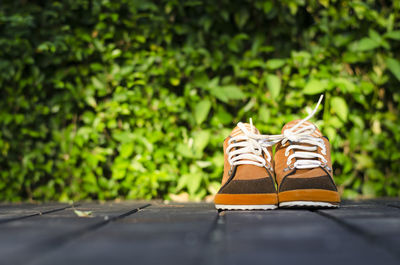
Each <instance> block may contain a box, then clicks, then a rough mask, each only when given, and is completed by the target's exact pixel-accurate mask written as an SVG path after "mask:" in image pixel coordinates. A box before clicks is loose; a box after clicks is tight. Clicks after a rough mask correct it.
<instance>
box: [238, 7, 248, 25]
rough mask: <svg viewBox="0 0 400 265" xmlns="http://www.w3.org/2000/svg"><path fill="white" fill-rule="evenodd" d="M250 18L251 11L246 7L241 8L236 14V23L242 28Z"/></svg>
mask: <svg viewBox="0 0 400 265" xmlns="http://www.w3.org/2000/svg"><path fill="white" fill-rule="evenodd" d="M248 19H249V12H247V10H246V9H241V10H240V11H239V12H237V13H236V14H235V22H236V25H237V26H238V27H239V28H240V29H241V28H243V26H244V25H245V24H246V22H247V20H248Z"/></svg>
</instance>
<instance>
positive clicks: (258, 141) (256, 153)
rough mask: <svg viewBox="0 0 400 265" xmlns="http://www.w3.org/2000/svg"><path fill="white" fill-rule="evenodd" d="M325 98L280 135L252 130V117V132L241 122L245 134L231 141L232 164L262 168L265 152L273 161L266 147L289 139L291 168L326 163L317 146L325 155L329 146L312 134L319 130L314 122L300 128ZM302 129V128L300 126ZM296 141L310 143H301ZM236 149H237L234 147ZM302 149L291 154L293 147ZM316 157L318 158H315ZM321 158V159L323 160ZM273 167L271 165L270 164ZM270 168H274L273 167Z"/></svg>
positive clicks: (288, 160)
mask: <svg viewBox="0 0 400 265" xmlns="http://www.w3.org/2000/svg"><path fill="white" fill-rule="evenodd" d="M322 99H323V95H321V96H320V98H319V100H318V103H317V105H316V106H315V108H314V110H313V111H312V112H311V113H310V114H309V115H308V116H307V117H306V118H304V119H303V120H301V121H300V122H298V123H297V124H296V125H295V126H293V127H292V128H290V129H286V130H285V131H284V132H283V134H278V135H260V134H255V133H253V123H252V120H251V119H250V126H251V132H249V131H248V130H247V129H246V127H245V126H244V124H243V123H241V122H239V123H238V127H239V128H240V129H241V130H242V132H243V133H244V135H240V136H235V137H233V138H231V139H230V140H229V141H228V148H227V149H226V152H227V153H228V161H229V163H230V164H231V166H235V165H243V164H250V165H256V166H260V167H264V166H267V163H266V161H265V159H264V158H263V157H262V152H264V154H265V155H266V156H267V161H268V163H270V162H271V155H270V154H269V152H268V150H267V148H268V147H269V146H272V145H274V144H276V143H278V142H281V144H282V145H283V146H285V144H286V143H287V142H290V145H289V146H288V147H287V148H286V151H285V156H286V157H287V161H286V164H287V165H288V166H289V169H293V168H298V169H304V168H315V167H319V166H324V165H325V164H326V163H327V162H328V161H327V160H326V159H325V157H324V156H322V155H320V154H318V153H316V152H315V151H317V150H318V147H319V148H321V153H322V154H323V155H326V146H325V143H324V140H322V139H321V138H318V137H314V136H312V134H313V133H314V132H315V130H316V129H317V128H316V126H315V125H313V124H310V125H308V126H304V127H302V128H299V127H300V126H301V125H302V124H303V123H305V122H306V121H308V120H309V119H311V118H312V117H313V116H314V114H315V113H316V112H317V110H318V107H319V105H320V104H321V101H322ZM298 128H299V129H298ZM293 143H300V144H308V145H309V146H305V145H298V144H293ZM233 149H235V150H233ZM292 149H296V150H300V151H297V152H294V153H293V154H291V155H289V152H290V150H292ZM294 158H300V159H296V162H295V163H294V164H293V165H292V159H294ZM316 158H317V159H316ZM321 161H322V162H321ZM268 167H269V168H270V165H268ZM270 169H271V168H270Z"/></svg>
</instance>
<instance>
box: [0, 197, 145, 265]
mask: <svg viewBox="0 0 400 265" xmlns="http://www.w3.org/2000/svg"><path fill="white" fill-rule="evenodd" d="M144 205H145V204H144V203H134V202H124V203H106V204H96V203H87V204H84V203H83V204H82V205H81V206H78V207H76V208H74V209H73V208H68V209H65V210H64V211H57V212H53V213H49V214H46V215H38V216H35V217H31V218H26V219H21V220H15V221H13V222H8V223H5V224H2V225H1V226H0V234H1V235H2V236H1V237H0V256H1V257H2V260H6V261H7V264H16V265H18V264H27V263H28V264H29V263H30V262H33V261H34V260H36V259H37V258H38V257H40V256H43V255H44V253H46V252H51V251H53V250H54V249H57V248H60V247H63V246H64V245H65V244H68V243H69V242H71V241H73V240H75V238H79V237H81V236H84V235H85V234H87V233H90V232H91V231H95V230H97V229H99V228H101V227H103V226H105V225H107V224H108V223H111V222H114V221H116V220H117V219H119V218H122V217H124V216H126V215H129V214H133V213H135V212H136V211H137V209H138V208H139V207H143V206H144ZM75 209H77V210H80V211H87V210H91V211H93V215H94V217H92V218H82V217H78V216H77V215H76V214H75V213H74V210H75ZM0 263H1V262H0Z"/></svg>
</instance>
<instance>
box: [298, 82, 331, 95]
mask: <svg viewBox="0 0 400 265" xmlns="http://www.w3.org/2000/svg"><path fill="white" fill-rule="evenodd" d="M326 86H327V85H326V82H322V81H321V80H318V79H311V80H310V81H308V83H307V84H306V86H305V87H304V89H303V93H304V94H306V95H315V94H319V93H321V92H324V91H325V89H326Z"/></svg>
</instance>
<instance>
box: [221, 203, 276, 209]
mask: <svg viewBox="0 0 400 265" xmlns="http://www.w3.org/2000/svg"><path fill="white" fill-rule="evenodd" d="M215 208H217V209H218V210H274V209H276V208H278V206H277V205H273V204H264V205H235V204H231V205H228V204H216V205H215Z"/></svg>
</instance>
